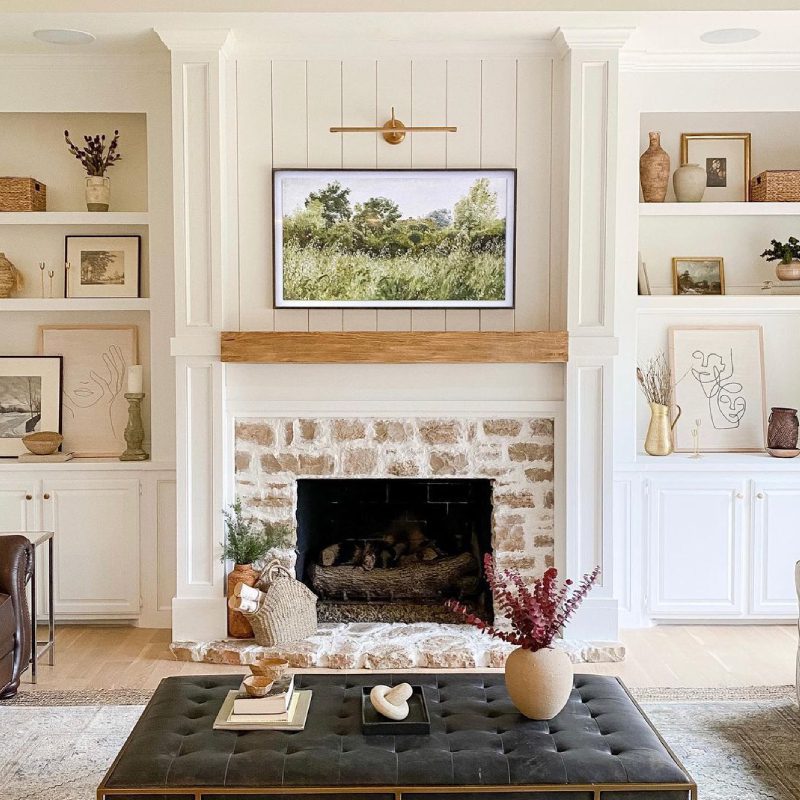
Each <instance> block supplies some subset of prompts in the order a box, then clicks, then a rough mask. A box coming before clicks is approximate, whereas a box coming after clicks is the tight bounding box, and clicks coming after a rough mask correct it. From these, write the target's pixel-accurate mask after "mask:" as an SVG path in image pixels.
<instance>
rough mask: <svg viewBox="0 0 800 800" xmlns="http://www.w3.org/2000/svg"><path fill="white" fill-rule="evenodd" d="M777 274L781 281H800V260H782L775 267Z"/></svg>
mask: <svg viewBox="0 0 800 800" xmlns="http://www.w3.org/2000/svg"><path fill="white" fill-rule="evenodd" d="M775 274H776V275H777V276H778V280H779V281H800V261H790V262H789V263H788V264H784V263H783V262H781V263H780V264H778V266H777V267H775Z"/></svg>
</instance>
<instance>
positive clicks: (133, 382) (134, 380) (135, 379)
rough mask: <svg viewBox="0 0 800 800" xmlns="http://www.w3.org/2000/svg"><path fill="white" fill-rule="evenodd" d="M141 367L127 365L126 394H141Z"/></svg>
mask: <svg viewBox="0 0 800 800" xmlns="http://www.w3.org/2000/svg"><path fill="white" fill-rule="evenodd" d="M142 373H143V367H141V366H135V367H128V394H141V393H142V381H143V378H144V376H143V374H142Z"/></svg>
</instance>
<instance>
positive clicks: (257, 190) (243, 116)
mask: <svg viewBox="0 0 800 800" xmlns="http://www.w3.org/2000/svg"><path fill="white" fill-rule="evenodd" d="M271 86H272V65H271V64H270V62H269V61H267V60H266V59H258V60H255V59H253V60H250V59H243V60H240V61H238V62H237V65H236V105H237V107H238V113H239V120H238V123H239V124H238V126H237V147H238V151H239V159H238V161H239V164H238V168H239V173H238V178H239V274H240V283H241V289H240V291H239V303H240V314H241V326H242V329H243V330H246V331H247V330H256V331H257V330H262V331H270V330H272V329H273V327H274V325H275V319H274V317H275V312H274V308H273V297H272V235H271V231H272V186H271V182H272V147H271V146H270V140H269V138H268V137H267V135H266V134H267V132H268V131H270V130H271V128H272V103H271V99H270V98H271Z"/></svg>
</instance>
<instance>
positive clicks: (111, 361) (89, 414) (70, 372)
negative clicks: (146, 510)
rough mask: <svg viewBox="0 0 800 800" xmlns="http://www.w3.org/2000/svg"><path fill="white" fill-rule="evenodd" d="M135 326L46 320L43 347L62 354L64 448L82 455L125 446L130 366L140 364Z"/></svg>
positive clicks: (119, 450) (47, 351) (96, 454)
mask: <svg viewBox="0 0 800 800" xmlns="http://www.w3.org/2000/svg"><path fill="white" fill-rule="evenodd" d="M137 334H138V330H137V328H136V326H135V325H42V326H40V328H39V350H40V352H41V353H42V354H43V355H59V356H62V358H63V359H64V380H63V387H62V405H63V412H62V431H61V433H62V434H63V435H64V444H63V448H64V450H65V451H66V452H69V451H72V452H73V453H74V454H75V455H76V456H78V457H81V456H82V457H97V458H100V457H103V458H113V457H116V456H118V455H119V454H120V453H122V452H123V451H124V450H125V447H126V444H125V437H124V433H125V426H126V424H127V420H128V403H127V401H126V400H125V391H126V386H127V376H128V367H130V366H132V365H134V364H138V342H137V338H138V337H137Z"/></svg>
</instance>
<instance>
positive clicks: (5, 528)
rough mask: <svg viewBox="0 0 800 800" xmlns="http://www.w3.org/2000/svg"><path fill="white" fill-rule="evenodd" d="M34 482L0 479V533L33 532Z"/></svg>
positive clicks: (24, 479) (34, 518) (34, 517)
mask: <svg viewBox="0 0 800 800" xmlns="http://www.w3.org/2000/svg"><path fill="white" fill-rule="evenodd" d="M34 486H35V481H32V480H30V479H28V478H25V477H23V478H0V531H2V532H3V533H9V532H15V531H19V532H26V531H32V530H34V528H35V526H36V515H35V509H34V506H33V503H32V501H33V492H34V488H33V487H34Z"/></svg>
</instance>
